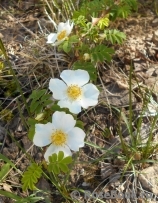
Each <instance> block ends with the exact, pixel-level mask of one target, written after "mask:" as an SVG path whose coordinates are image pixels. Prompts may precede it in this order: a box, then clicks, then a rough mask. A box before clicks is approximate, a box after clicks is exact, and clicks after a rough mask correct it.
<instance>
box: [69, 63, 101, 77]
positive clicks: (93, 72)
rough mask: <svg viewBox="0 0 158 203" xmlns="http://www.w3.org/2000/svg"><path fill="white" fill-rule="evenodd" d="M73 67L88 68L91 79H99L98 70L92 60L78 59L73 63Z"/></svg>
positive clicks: (75, 68)
mask: <svg viewBox="0 0 158 203" xmlns="http://www.w3.org/2000/svg"><path fill="white" fill-rule="evenodd" d="M73 69H74V70H77V69H82V70H86V71H87V72H88V73H89V75H90V80H92V81H96V79H97V70H96V68H95V67H94V65H93V64H92V63H91V62H83V61H77V62H75V63H74V64H73Z"/></svg>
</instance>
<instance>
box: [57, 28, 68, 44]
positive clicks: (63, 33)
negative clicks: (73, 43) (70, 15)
mask: <svg viewBox="0 0 158 203" xmlns="http://www.w3.org/2000/svg"><path fill="white" fill-rule="evenodd" d="M65 37H66V30H63V31H61V32H60V33H59V34H58V36H57V39H58V40H59V41H60V40H62V39H63V38H65Z"/></svg>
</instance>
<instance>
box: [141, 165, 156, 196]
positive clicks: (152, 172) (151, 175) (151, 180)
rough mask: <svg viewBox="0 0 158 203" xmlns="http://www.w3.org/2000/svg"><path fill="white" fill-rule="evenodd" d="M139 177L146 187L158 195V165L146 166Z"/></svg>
mask: <svg viewBox="0 0 158 203" xmlns="http://www.w3.org/2000/svg"><path fill="white" fill-rule="evenodd" d="M138 179H139V181H140V182H141V184H142V187H143V188H144V189H147V190H149V191H150V192H153V193H154V194H156V195H158V181H157V180H158V165H154V166H151V167H148V168H145V169H144V170H142V171H141V174H139V175H138Z"/></svg>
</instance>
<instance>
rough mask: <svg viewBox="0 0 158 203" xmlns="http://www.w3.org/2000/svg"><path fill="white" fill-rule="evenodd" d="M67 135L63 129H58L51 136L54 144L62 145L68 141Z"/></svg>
mask: <svg viewBox="0 0 158 203" xmlns="http://www.w3.org/2000/svg"><path fill="white" fill-rule="evenodd" d="M66 140H67V135H66V134H65V133H64V132H62V131H61V130H56V131H55V132H54V133H53V134H52V136H51V142H52V144H54V145H57V146H62V145H63V144H65V143H66Z"/></svg>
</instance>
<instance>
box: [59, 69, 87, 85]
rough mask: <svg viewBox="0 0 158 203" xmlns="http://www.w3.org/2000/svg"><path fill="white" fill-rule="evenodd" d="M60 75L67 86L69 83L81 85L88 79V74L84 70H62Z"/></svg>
mask: <svg viewBox="0 0 158 203" xmlns="http://www.w3.org/2000/svg"><path fill="white" fill-rule="evenodd" d="M60 77H61V78H62V79H63V80H64V81H65V82H66V84H67V85H68V86H69V85H71V84H76V85H78V86H83V85H85V84H86V83H87V82H88V81H89V74H88V72H87V71H85V70H64V71H63V72H62V73H61V75H60Z"/></svg>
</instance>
